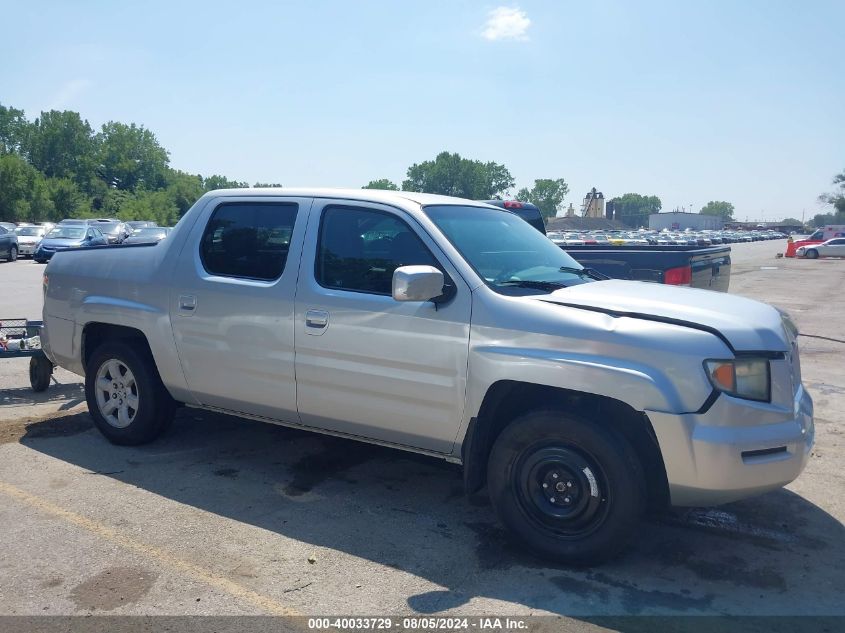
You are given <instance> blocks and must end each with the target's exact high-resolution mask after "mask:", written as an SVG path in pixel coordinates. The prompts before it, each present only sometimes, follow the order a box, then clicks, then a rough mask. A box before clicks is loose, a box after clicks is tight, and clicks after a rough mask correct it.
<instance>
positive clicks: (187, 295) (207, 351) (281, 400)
mask: <svg viewBox="0 0 845 633" xmlns="http://www.w3.org/2000/svg"><path fill="white" fill-rule="evenodd" d="M310 206H311V199H308V198H285V197H281V196H280V197H278V198H277V197H261V198H257V197H255V196H253V197H243V198H238V197H221V198H217V199H214V200H211V201H209V203H208V204H207V205H206V207H205V209H204V210H203V212H202V214H201V215H200V217H199V219H198V220H197V222H196V224H195V225H194V227H193V229H192V231H191V234H190V236H189V238H188V240H187V241H186V242H185V246H184V247H183V250H182V252H181V253H180V254H179V264H178V265H177V266H176V270H175V273H174V274H175V278H174V280H173V285H172V294H171V297H170V310H171V323H172V325H173V334H174V337H175V340H176V347H177V351H178V352H179V358H180V360H181V362H182V368H183V370H184V373H185V378H186V380H187V382H188V387H189V389H190V390H191V392H192V393H193V395H194V397H195V398H196V399H197V401H198V402H200V403H201V404H203V405H206V406H210V407H217V408H221V409H227V410H230V411H235V412H241V413H248V414H252V415H259V416H263V417H268V418H276V419H280V420H285V421H290V422H298V417H297V414H296V382H295V380H294V347H293V338H294V320H293V316H294V313H293V309H294V302H293V298H294V292H295V290H296V274H297V270H298V268H299V258H300V253H301V245H302V239H303V236H304V233H305V226H306V218H307V215H308V209H309V207H310Z"/></svg>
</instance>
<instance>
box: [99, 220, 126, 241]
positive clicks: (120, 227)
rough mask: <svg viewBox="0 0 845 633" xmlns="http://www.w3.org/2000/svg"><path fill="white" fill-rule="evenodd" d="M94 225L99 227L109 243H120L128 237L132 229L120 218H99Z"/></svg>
mask: <svg viewBox="0 0 845 633" xmlns="http://www.w3.org/2000/svg"><path fill="white" fill-rule="evenodd" d="M92 226H95V227H97V229H99V231H100V232H101V233H102V234H103V235H104V236H105V237H106V239H107V240H108V241H109V244H120V243H122V242H123V240H125V239H126V238H127V236H128V235H129V233H130V231H129V229H128V228H127V227H126V225H125V224H124V223H123V222H121V221H120V220H115V221H111V220H109V221H105V220H97V221H96V222H95V223H94V224H92Z"/></svg>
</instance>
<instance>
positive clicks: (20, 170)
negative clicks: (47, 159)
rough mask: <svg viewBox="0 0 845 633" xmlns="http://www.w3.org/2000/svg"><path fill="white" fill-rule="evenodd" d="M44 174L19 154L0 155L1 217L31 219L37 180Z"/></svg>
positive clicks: (12, 219)
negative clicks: (31, 202) (31, 204)
mask: <svg viewBox="0 0 845 633" xmlns="http://www.w3.org/2000/svg"><path fill="white" fill-rule="evenodd" d="M39 178H41V179H43V176H42V175H41V174H40V173H39V172H38V170H37V169H35V168H34V167H33V166H32V165H30V164H29V163H27V162H26V161H25V160H24V159H23V158H21V157H20V156H18V155H17V154H2V155H0V219H2V220H3V221H4V222H15V221H18V222H21V221H25V220H29V219H30V201H31V200H32V193H33V189H34V186H35V181H36V180H38V179H39Z"/></svg>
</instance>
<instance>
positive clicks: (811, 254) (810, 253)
mask: <svg viewBox="0 0 845 633" xmlns="http://www.w3.org/2000/svg"><path fill="white" fill-rule="evenodd" d="M804 257H806V258H807V259H818V258H819V252H818V251H817V250H816V249H815V248H811V249H810V250H808V251H807V252H806V253H805V254H804Z"/></svg>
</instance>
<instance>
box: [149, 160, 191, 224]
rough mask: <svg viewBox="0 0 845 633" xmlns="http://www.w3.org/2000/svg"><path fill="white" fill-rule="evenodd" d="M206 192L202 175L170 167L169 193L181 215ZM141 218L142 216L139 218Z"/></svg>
mask: <svg viewBox="0 0 845 633" xmlns="http://www.w3.org/2000/svg"><path fill="white" fill-rule="evenodd" d="M204 193H205V187H204V186H203V181H202V176H200V175H199V174H187V173H185V172H183V171H177V170H175V169H170V170H168V172H167V195H168V197H169V198H170V200H171V201H172V202H173V204H175V205H176V208H177V209H178V212H179V217H182V216H183V215H185V211H187V210H188V209H190V208H191V205H193V204H194V202H196V201H197V200H198V199H199V198H200V196H202V194H204ZM139 219H140V218H139Z"/></svg>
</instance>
